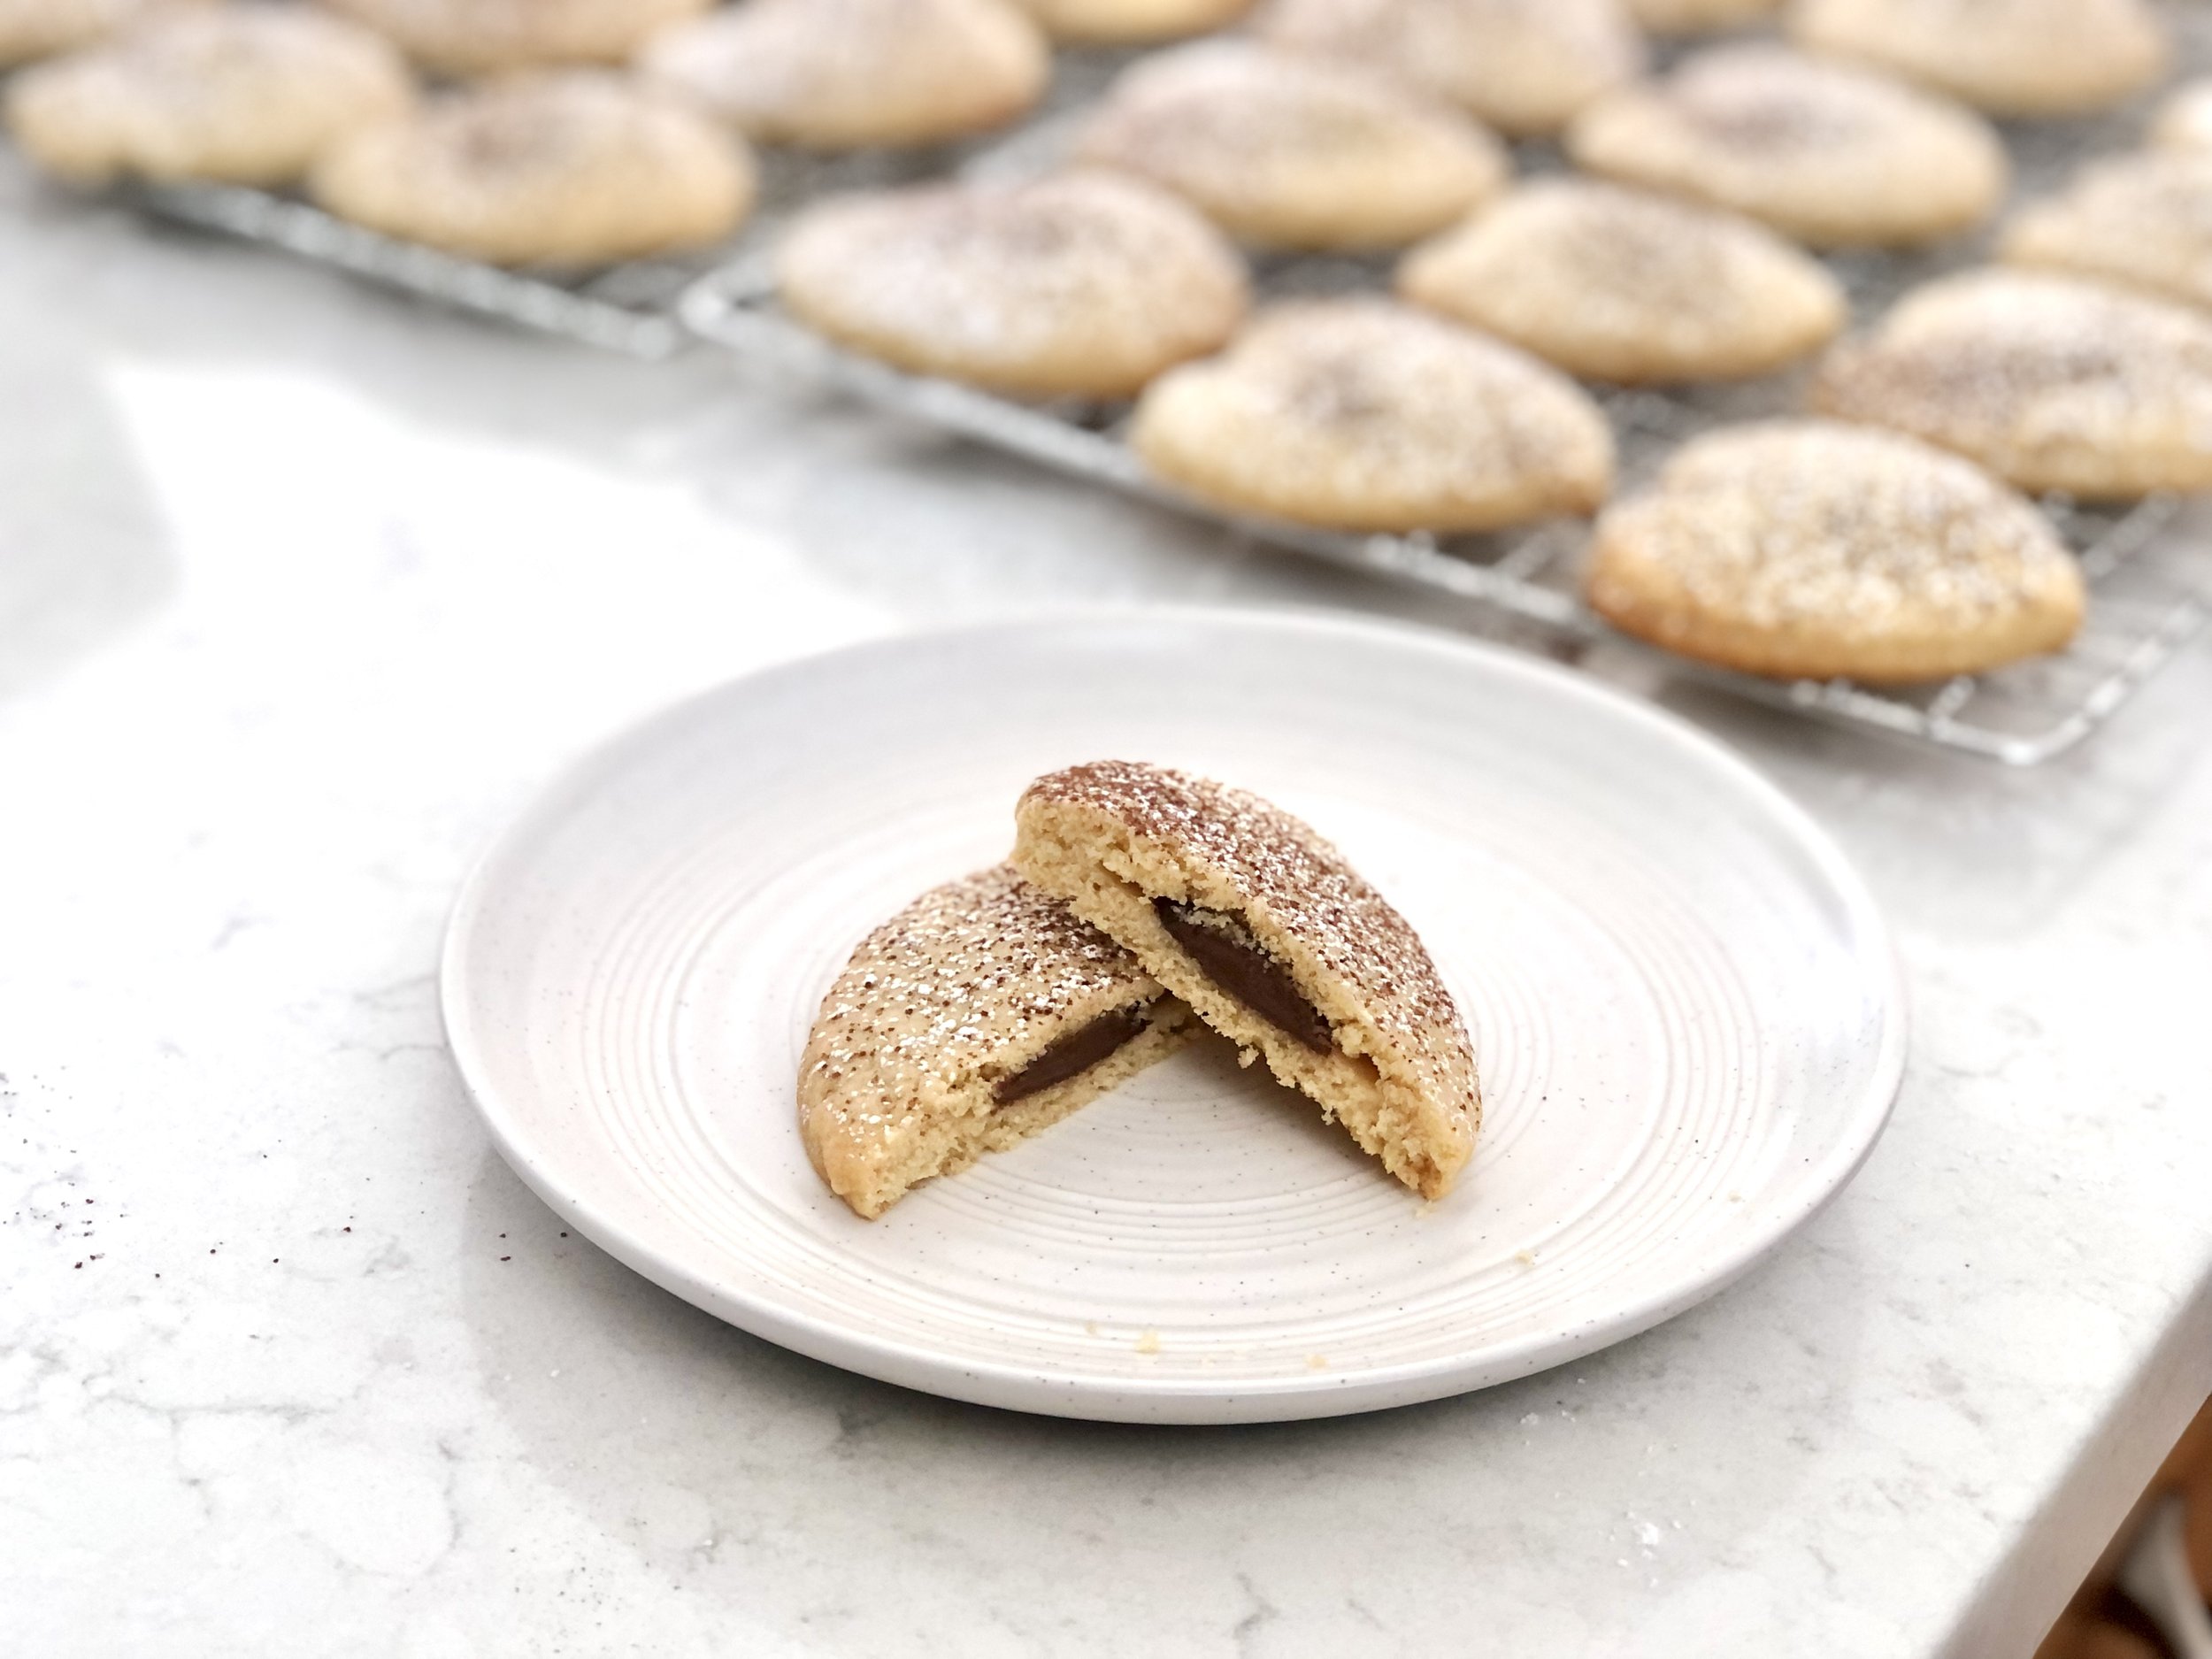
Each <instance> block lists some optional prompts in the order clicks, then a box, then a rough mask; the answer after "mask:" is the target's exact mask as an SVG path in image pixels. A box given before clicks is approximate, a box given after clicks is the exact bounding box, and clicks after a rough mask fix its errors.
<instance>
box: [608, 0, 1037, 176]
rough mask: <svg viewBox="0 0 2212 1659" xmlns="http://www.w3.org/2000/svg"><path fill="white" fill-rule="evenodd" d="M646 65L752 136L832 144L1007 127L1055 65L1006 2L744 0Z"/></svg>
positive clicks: (842, 146) (655, 50) (675, 33)
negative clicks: (744, 0) (743, 2)
mask: <svg viewBox="0 0 2212 1659" xmlns="http://www.w3.org/2000/svg"><path fill="white" fill-rule="evenodd" d="M638 63H639V66H640V67H641V69H642V70H643V71H644V72H645V73H646V74H648V75H649V76H650V77H652V78H653V79H655V80H657V81H663V82H664V83H666V84H667V85H670V86H672V87H674V88H679V89H680V90H681V91H682V92H684V93H685V94H687V96H690V97H692V98H694V99H695V100H697V101H698V103H699V104H701V105H703V107H704V108H706V109H707V110H709V111H711V112H712V113H713V114H715V115H717V116H719V117H720V118H721V119H724V120H726V121H728V122H730V123H731V124H732V125H733V126H734V127H737V128H738V130H739V131H741V132H742V133H743V134H746V136H748V137H749V138H753V139H757V140H759V141H761V142H768V143H780V144H797V145H802V146H804V147H806V148H808V149H812V150H864V149H868V148H871V147H872V146H877V145H900V144H927V143H935V142H941V141H943V140H947V139H952V138H958V137H962V136H964V135H965V134H971V133H980V132H987V131H988V130H990V129H991V128H993V127H1003V126H1004V125H1005V124H1006V123H1007V122H1009V121H1011V120H1013V119H1015V118H1017V117H1018V116H1020V115H1022V114H1024V113H1025V112H1026V111H1028V110H1029V109H1030V108H1031V107H1032V106H1033V105H1034V104H1036V102H1037V100H1038V99H1039V98H1040V97H1041V96H1043V95H1044V89H1045V84H1046V82H1047V81H1048V80H1049V79H1050V78H1051V73H1052V65H1051V57H1050V54H1049V52H1048V50H1047V49H1046V46H1045V40H1044V36H1043V35H1041V34H1040V33H1039V32H1038V29H1037V26H1036V25H1035V24H1034V23H1033V22H1032V21H1030V19H1028V18H1027V17H1026V16H1025V15H1024V14H1023V13H1022V12H1019V11H1018V10H1017V9H1016V8H1015V7H1014V6H1012V5H1011V4H1008V0H746V4H742V5H739V6H733V7H731V8H729V9H728V10H726V11H720V12H713V13H711V14H710V15H709V16H707V17H703V18H700V19H695V20H694V21H691V22H687V23H680V24H678V25H677V26H675V27H672V28H669V29H665V30H664V31H662V32H661V33H660V34H658V35H655V36H654V37H653V39H652V40H651V41H650V42H648V44H647V45H646V48H645V50H644V51H643V52H642V53H641V54H640V56H639V59H638Z"/></svg>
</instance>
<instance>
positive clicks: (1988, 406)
mask: <svg viewBox="0 0 2212 1659" xmlns="http://www.w3.org/2000/svg"><path fill="white" fill-rule="evenodd" d="M1812 403H1813V407H1814V408H1816V409H1817V410H1819V411H1822V412H1823V413H1825V414H1831V415H1837V416H1840V417H1841V418H1843V419H1847V420H1861V421H1867V422H1870V423H1872V424H1874V425H1877V426H1891V427H1894V428H1896V429H1897V430H1898V431H1901V432H1909V433H1911V434H1913V435H1914V436H1916V437H1920V438H1925V439H1926V440H1928V442H1931V443H1937V444H1940V445H1942V446H1943V447H1944V448H1945V449H1954V450H1956V451H1957V452H1958V453H1959V454H1961V455H1964V456H1967V457H1970V458H1972V459H1973V460H1976V461H1978V462H1979V463H1981V465H1984V466H1985V467H1987V468H1988V469H1989V470H1990V471H1991V472H1994V473H1996V474H1997V476H1998V477H2000V478H2001V479H2003V480H2006V481H2007V482H2008V483H2010V484H2013V485H2015V486H2016V487H2017V488H2021V489H2024V490H2031V491H2035V492H2038V493H2040V492H2042V491H2046V490H2062V491H2064V492H2065V493H2066V494H2068V495H2074V496H2078V497H2080V498H2082V499H2085V500H2093V501H2125V500H2131V499H2133V498H2134V497H2136V496H2139V495H2147V494H2148V493H2150V492H2152V491H2154V490H2192V489H2206V488H2212V320H2207V319H2205V318H2204V317H2203V316H2202V315H2200V313H2198V312H2194V311H2190V310H2188V309H2187V308H2186V307H2185V306H2180V305H2172V304H2169V303H2166V302H2165V301H2162V300H2155V299H2151V298H2148V297H2146V296H2138V295H2134V294H2129V293H2126V292H2124V291H2123V290H2120V289H2117V288H2107V287H2105V286H2104V285H2103V284H2101V283H2096V282H2087V281H2083V280H2078V279H2077V278H2073V277H2068V276H2061V275H2056V274H2051V273H2042V272H2034V271H1972V272H1968V273H1964V274H1962V275H1959V276H1955V277H1947V278H1945V279H1944V280H1941V281H1938V282H1932V283H1930V284H1928V285H1927V286H1926V287H1924V288H1917V289H1915V290H1914V291H1913V292H1911V293H1909V294H1908V295H1906V296H1905V297H1904V298H1903V299H1902V300H1901V301H1900V302H1899V303H1898V304H1897V305H1896V306H1895V308H1894V309H1893V310H1892V311H1890V313H1889V314H1888V315H1887V316H1886V317H1885V318H1883V319H1882V320H1881V323H1880V324H1879V326H1877V327H1876V328H1874V329H1873V330H1871V331H1870V333H1869V334H1867V335H1866V336H1865V337H1864V338H1863V339H1858V340H1854V341H1852V342H1848V343H1847V344H1846V345H1843V346H1840V347H1839V348H1837V349H1836V350H1835V351H1833V352H1832V353H1831V354H1830V355H1829V357H1828V359H1827V361H1826V362H1825V363H1824V364H1823V365H1821V370H1820V374H1819V376H1818V378H1817V379H1816V380H1815V381H1814V383H1813V390H1812Z"/></svg>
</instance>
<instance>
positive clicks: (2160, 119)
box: [2150, 77, 2212, 152]
mask: <svg viewBox="0 0 2212 1659" xmlns="http://www.w3.org/2000/svg"><path fill="white" fill-rule="evenodd" d="M2150 140H2151V142H2152V143H2154V144H2155V145H2156V146H2158V148H2160V149H2161V150H2195V151H2200V152H2203V151H2212V77H2207V78H2206V79H2204V80H2200V81H2187V82H2185V83H2184V85H2183V86H2182V87H2181V88H2180V89H2179V90H2178V91H2177V92H2175V93H2174V95H2173V96H2171V97H2170V98H2168V99H2167V100H2166V101H2165V103H2163V104H2161V105H2159V108H2158V115H2157V118H2156V119H2154V120H2153V121H2152V123H2151V131H2150Z"/></svg>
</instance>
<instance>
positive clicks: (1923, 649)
mask: <svg viewBox="0 0 2212 1659" xmlns="http://www.w3.org/2000/svg"><path fill="white" fill-rule="evenodd" d="M1586 593H1587V595H1588V597H1589V601H1590V603H1591V605H1592V607H1593V608H1594V609H1595V610H1596V611H1598V613H1599V614H1600V615H1601V616H1602V617H1604V618H1606V620H1608V621H1609V622H1610V623H1612V624H1613V626H1616V627H1617V628H1619V629H1621V630H1622V631H1623V632H1624V633H1628V634H1636V635H1638V636H1639V637H1640V638H1642V639H1646V640H1648V641H1652V642H1653V643H1654V644H1656V645H1661V646H1664V647H1665V648H1666V649H1669V650H1671V651H1678V652H1680V653H1681V654H1682V655H1684V656H1686V657H1699V658H1701V659H1703V660H1704V661H1706V662H1710V663H1717V664H1721V665H1723V666H1724V667H1729V668H1736V669H1741V670H1743V671H1745V672H1748V673H1755V674H1770V675H1775V676H1778V677H1780V678H1783V679H1788V680H1831V679H1839V678H1840V679H1853V680H1868V681H1872V682H1877V683H1909V682H1911V681H1915V680H1940V679H1945V678H1947V677H1948V676H1950V675H1953V674H1970V673H1976V672H1980V671H1982V670H1984V669H1988V668H1994V667H1997V666H1999V665H2000V664H2005V663H2009V662H2013V661H2016V659H2018V658H2021V657H2033V656H2037V655H2039V654H2041V653H2043V652H2046V651H2055V650H2057V649H2061V648H2062V646H2064V645H2065V644H2066V642H2067V641H2069V640H2070V639H2072V638H2073V636H2074V634H2075V631H2076V630H2077V629H2078V627H2079V626H2081V615H2082V606H2083V591H2082V580H2081V573H2080V572H2079V571H2078V569H2077V568H2076V566H2075V565H2074V561H2073V559H2072V557H2070V555H2069V554H2068V553H2067V551H2066V549H2065V548H2064V547H2063V546H2062V545H2061V543H2060V541H2059V540H2058V537H2057V536H2056V534H2054V533H2053V531H2052V529H2051V527H2050V526H2049V525H2048V524H2047V522H2046V521H2045V520H2044V518H2043V516H2042V514H2040V513H2039V512H2038V511H2036V510H2035V509H2034V508H2033V507H2032V506H2031V505H2030V504H2029V503H2027V502H2026V501H2025V500H2024V499H2023V498H2022V497H2021V496H2019V495H2016V494H2014V493H2013V491H2011V490H2010V489H2008V488H2006V487H2005V486H2004V485H2002V484H2001V483H1999V482H1998V481H1997V480H1995V479H1993V478H1992V477H1990V476H1989V474H1988V473H1986V472H1983V471H1982V470H1981V469H1980V468H1979V467H1978V466H1976V465H1973V464H1972V463H1971V462H1970V461H1965V460H1962V459H1960V458H1959V457H1957V456H1955V455H1949V454H1946V453H1945V452H1944V451H1942V450H1940V449H1935V448H1933V447H1932V446H1930V445H1928V444H1925V443H1923V442H1921V441H1920V440H1919V439H1917V438H1911V437H1907V436H1905V435H1904V434H1901V433H1892V432H1880V431H1877V430H1875V429H1873V428H1872V427H1868V426H1845V425H1842V424H1839V423H1837V422H1832V421H1820V420H1783V421H1770V422H1762V423H1759V424H1757V425H1753V426H1737V427H1732V428H1725V429H1723V430H1721V431H1717V432H1713V433H1709V434H1706V435H1705V436H1703V437H1701V438H1698V439H1695V440H1694V441H1693V442H1690V443H1688V444H1686V445H1684V446H1683V448H1682V449H1679V450H1678V451H1677V452H1676V453H1675V455H1674V456H1673V457H1671V459H1670V460H1669V461H1668V462H1667V464H1666V466H1665V468H1664V469H1663V471H1662V472H1661V473H1660V476H1659V480H1658V483H1657V486H1656V487H1655V488H1653V489H1651V490H1649V491H1647V492H1646V493H1645V494H1643V495H1638V496H1635V497H1632V499H1629V500H1626V501H1623V502H1620V503H1617V504H1616V505H1614V506H1613V507H1611V508H1609V509H1608V510H1607V511H1606V512H1605V513H1604V515H1603V516H1602V517H1601V518H1599V520H1598V528H1597V536H1596V540H1595V543H1594V547H1593V549H1592V553H1591V562H1590V568H1589V572H1588V574H1587V578H1586Z"/></svg>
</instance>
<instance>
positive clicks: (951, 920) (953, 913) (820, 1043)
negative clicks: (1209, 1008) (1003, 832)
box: [799, 864, 1160, 1118]
mask: <svg viewBox="0 0 2212 1659" xmlns="http://www.w3.org/2000/svg"><path fill="white" fill-rule="evenodd" d="M1159 994H1160V987H1159V983H1158V981H1156V980H1155V979H1153V978H1152V977H1151V976H1150V975H1149V974H1148V973H1146V972H1145V971H1144V970H1143V969H1142V968H1141V967H1140V966H1139V965H1138V963H1137V959H1136V958H1135V957H1134V956H1131V955H1130V954H1129V953H1128V952H1127V951H1126V950H1124V949H1122V948H1121V947H1120V946H1119V945H1118V944H1116V943H1115V942H1114V941H1112V940H1110V939H1109V938H1108V937H1107V936H1106V935H1105V934H1104V933H1100V932H1099V931H1098V929H1096V928H1095V927H1093V926H1091V925H1090V924H1089V923H1088V922H1086V921H1082V920H1080V919H1079V918H1077V917H1076V916H1075V914H1074V913H1073V912H1072V911H1071V910H1069V909H1068V907H1067V906H1066V905H1064V904H1063V903H1062V902H1060V901H1059V900H1058V899H1056V898H1054V897H1052V896H1051V895H1049V894H1047V893H1044V892H1042V891H1041V890H1040V889H1039V888H1036V887H1032V886H1031V885H1030V884H1029V883H1028V882H1026V881H1025V880H1023V879H1021V877H1020V876H1019V875H1018V874H1016V873H1015V872H1014V869H1013V867H1012V866H1011V865H1009V864H999V865H996V866H995V867H994V868H992V869H989V870H985V871H980V872H977V873H976V874H974V875H971V876H964V877H963V878H961V879H959V880H956V881H948V882H946V883H945V884H944V885H943V886H941V887H933V888H931V889H930V890H929V891H928V892H927V893H925V894H924V895H922V896H921V897H920V898H918V899H917V900H915V901H914V902H913V903H911V904H910V905H909V906H907V908H906V909H904V910H901V911H900V912H899V913H898V914H897V915H896V916H894V917H893V918H891V919H890V920H888V921H887V922H885V923H884V924H883V925H882V926H880V927H878V928H877V929H876V930H875V931H874V932H872V933H870V934H869V935H868V936H867V938H865V939H864V940H863V941H861V942H860V944H859V945H858V946H857V947H856V948H855V949H854V951H853V954H852V956H851V959H850V960H849V961H848V962H847V963H846V964H845V967H844V971H843V972H841V973H840V974H839V975H838V976H837V979H836V982H835V983H834V984H833V985H832V986H831V987H830V989H829V993H828V995H826V996H825V997H824V998H823V999H822V1010H821V1014H820V1016H819V1018H817V1019H816V1021H815V1023H814V1030H813V1034H812V1035H811V1036H810V1037H809V1039H808V1040H807V1046H806V1055H805V1057H804V1058H803V1060H802V1061H801V1062H800V1066H799V1078H800V1082H799V1090H800V1096H801V1098H802V1100H803V1101H808V1102H813V1103H814V1104H815V1105H816V1106H818V1108H819V1109H820V1110H826V1111H828V1112H829V1113H831V1114H832V1115H833V1116H835V1117H839V1118H851V1117H855V1116H859V1117H866V1116H868V1115H870V1114H879V1113H883V1112H893V1113H895V1112H901V1111H903V1110H907V1109H908V1106H909V1104H910V1103H911V1102H926V1101H929V1100H932V1099H933V1098H935V1097H936V1096H938V1095H939V1094H944V1093H946V1092H947V1091H949V1090H951V1089H953V1088H954V1087H956V1086H957V1087H965V1086H966V1085H967V1084H968V1083H970V1082H972V1081H973V1080H974V1079H977V1078H978V1077H985V1078H987V1079H990V1080H994V1081H995V1080H996V1079H998V1078H1000V1077H1002V1076H1010V1075H1012V1074H1014V1073H1016V1072H1018V1071H1020V1070H1021V1068H1022V1065H1023V1064H1024V1063H1025V1062H1026V1061H1028V1060H1030V1059H1033V1058H1034V1057H1035V1055H1036V1054H1037V1053H1038V1052H1041V1050H1042V1049H1044V1048H1046V1047H1047V1046H1048V1044H1049V1042H1050V1041H1051V1040H1052V1038H1053V1037H1055V1036H1056V1035H1058V1034H1060V1033H1061V1032H1062V1031H1063V1030H1064V1029H1066V1028H1070V1027H1072V1026H1079V1025H1086V1024H1087V1023H1089V1022H1090V1021H1091V1020H1093V1019H1095V1018H1097V1017H1098V1016H1099V1015H1101V1014H1104V1013H1107V1012H1109V1011H1110V1010H1113V1009H1115V1008H1118V1007H1119V1006H1121V1005H1122V1004H1124V1003H1125V1002H1148V1001H1150V1000H1151V999H1153V998H1155V997H1156V996H1158V995H1159Z"/></svg>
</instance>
